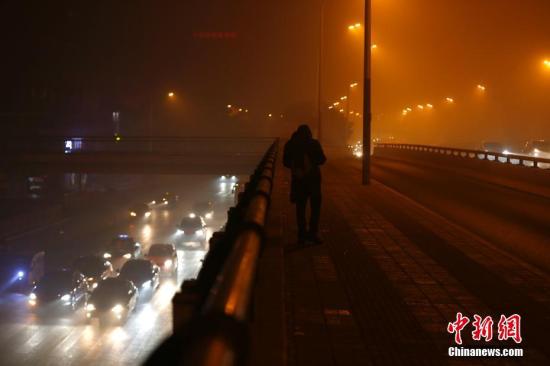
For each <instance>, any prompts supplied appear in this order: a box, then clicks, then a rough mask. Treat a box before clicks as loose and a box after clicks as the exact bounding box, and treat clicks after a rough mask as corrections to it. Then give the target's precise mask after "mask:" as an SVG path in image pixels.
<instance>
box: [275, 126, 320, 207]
mask: <svg viewBox="0 0 550 366" xmlns="http://www.w3.org/2000/svg"><path fill="white" fill-rule="evenodd" d="M326 160H327V159H326V157H325V154H324V152H323V149H322V148H321V144H320V143H319V141H317V140H315V139H313V137H312V134H311V130H310V129H309V127H308V126H307V125H302V126H300V127H299V128H298V130H297V131H296V132H295V133H294V134H293V135H292V138H291V139H290V140H289V141H288V142H287V143H286V144H285V147H284V152H283V164H284V166H285V167H287V168H289V169H290V170H291V175H292V182H291V195H290V196H291V197H290V198H291V201H292V202H295V201H296V199H297V197H299V196H300V195H303V194H307V193H309V192H311V191H314V190H318V189H320V186H321V170H320V169H319V166H320V165H322V164H324V163H325V161H326Z"/></svg>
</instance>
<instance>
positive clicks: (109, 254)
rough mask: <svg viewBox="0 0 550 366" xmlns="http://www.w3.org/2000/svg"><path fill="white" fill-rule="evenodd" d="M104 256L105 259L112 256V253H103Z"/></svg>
mask: <svg viewBox="0 0 550 366" xmlns="http://www.w3.org/2000/svg"><path fill="white" fill-rule="evenodd" d="M103 258H105V259H108V258H111V253H105V254H103Z"/></svg>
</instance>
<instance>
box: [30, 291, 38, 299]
mask: <svg viewBox="0 0 550 366" xmlns="http://www.w3.org/2000/svg"><path fill="white" fill-rule="evenodd" d="M29 300H36V294H35V293H34V292H31V294H30V295H29Z"/></svg>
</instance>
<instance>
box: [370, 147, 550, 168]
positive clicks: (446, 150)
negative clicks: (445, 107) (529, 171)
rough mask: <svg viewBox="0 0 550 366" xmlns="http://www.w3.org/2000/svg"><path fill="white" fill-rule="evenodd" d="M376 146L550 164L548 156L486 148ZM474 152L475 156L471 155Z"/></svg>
mask: <svg viewBox="0 0 550 366" xmlns="http://www.w3.org/2000/svg"><path fill="white" fill-rule="evenodd" d="M374 147H375V148H395V149H403V150H413V151H421V152H428V153H439V154H445V155H449V156H455V157H463V158H476V157H477V158H478V159H480V160H487V161H498V162H501V163H509V164H512V162H511V160H518V161H519V165H521V166H526V165H525V164H524V162H526V161H527V162H533V166H534V167H538V164H539V163H543V164H550V159H546V158H539V157H534V156H528V155H519V154H504V153H499V152H493V151H485V150H473V149H461V148H454V147H444V146H432V145H417V144H401V143H376V144H375V145H374ZM472 154H473V155H474V156H471V155H472ZM480 156H482V158H480ZM488 156H492V157H494V160H489V159H488ZM499 158H504V159H505V161H502V160H499ZM513 165H517V164H513Z"/></svg>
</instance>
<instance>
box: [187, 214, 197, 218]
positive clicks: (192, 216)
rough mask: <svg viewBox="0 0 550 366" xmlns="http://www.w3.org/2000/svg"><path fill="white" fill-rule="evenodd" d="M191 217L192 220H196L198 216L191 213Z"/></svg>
mask: <svg viewBox="0 0 550 366" xmlns="http://www.w3.org/2000/svg"><path fill="white" fill-rule="evenodd" d="M189 217H190V218H192V219H194V218H195V217H197V215H195V214H194V213H190V214H189Z"/></svg>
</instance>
